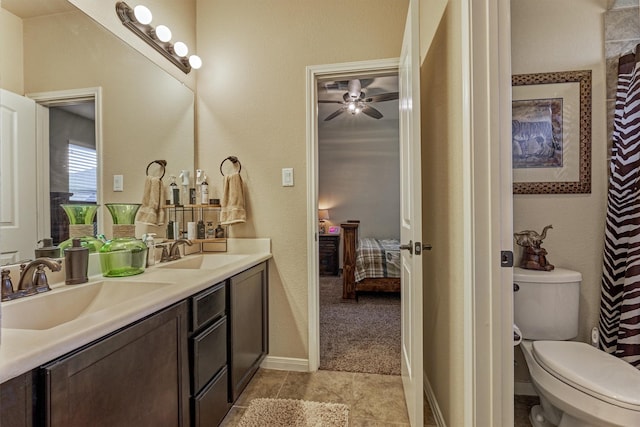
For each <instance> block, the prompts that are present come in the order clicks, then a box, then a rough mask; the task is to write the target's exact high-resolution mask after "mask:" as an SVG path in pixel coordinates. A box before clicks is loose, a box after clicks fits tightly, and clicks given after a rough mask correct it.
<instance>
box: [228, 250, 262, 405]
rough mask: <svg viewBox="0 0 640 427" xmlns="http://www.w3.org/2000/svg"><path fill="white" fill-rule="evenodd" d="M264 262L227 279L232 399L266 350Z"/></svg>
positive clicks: (241, 389)
mask: <svg viewBox="0 0 640 427" xmlns="http://www.w3.org/2000/svg"><path fill="white" fill-rule="evenodd" d="M267 284H268V278H267V263H266V262H263V263H262V264H258V265H256V266H255V267H252V268H250V269H249V270H246V271H244V272H242V273H240V274H238V275H236V276H233V277H232V278H231V279H229V302H230V306H229V309H230V313H229V317H230V324H229V335H230V336H229V338H230V340H229V345H230V348H229V350H230V357H229V364H230V383H231V385H230V387H231V388H230V390H231V400H232V401H233V402H235V400H236V399H237V398H238V396H240V393H242V391H243V390H244V388H245V387H246V386H247V384H248V383H249V381H250V380H251V378H252V377H253V374H255V372H256V371H257V370H258V368H259V367H260V363H261V362H262V360H263V359H264V358H265V356H266V355H267V353H268V352H269V330H268V327H269V326H268V301H269V299H268V286H267Z"/></svg>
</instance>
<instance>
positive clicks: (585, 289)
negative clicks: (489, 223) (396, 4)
mask: <svg viewBox="0 0 640 427" xmlns="http://www.w3.org/2000/svg"><path fill="white" fill-rule="evenodd" d="M606 6H607V2H606V0H590V1H585V2H582V3H581V6H580V7H579V8H576V7H575V2H573V1H572V0H561V1H558V0H541V1H525V0H513V1H512V2H511V19H512V25H511V28H512V37H511V45H512V49H511V55H512V56H511V59H512V62H511V63H512V70H513V74H526V73H540V72H551V71H568V70H592V73H593V74H592V85H593V93H592V128H591V129H592V148H591V155H592V163H591V178H592V188H591V194H585V195H573V194H558V195H551V194H541V195H514V197H513V198H514V205H513V210H514V212H513V229H514V231H519V230H524V229H534V230H542V228H543V227H544V226H545V225H547V224H553V229H552V230H549V232H548V233H547V238H546V240H545V241H544V247H545V248H546V249H547V251H548V252H549V255H548V259H549V261H550V262H551V263H552V264H554V265H555V266H557V267H564V268H569V269H572V270H576V271H579V272H581V273H582V276H583V280H582V288H581V297H580V334H579V336H578V339H579V340H582V341H584V340H588V339H589V334H590V330H591V328H592V327H593V326H595V325H596V324H597V320H598V310H599V303H600V299H599V298H600V278H601V272H602V250H603V242H604V217H605V209H606V194H607V169H606V168H607V159H606V154H607V132H606V102H605V99H606V98H605V96H606V94H605V82H606V80H605V71H606V70H605V59H604V42H603V40H604V30H603V14H604V12H605V11H606Z"/></svg>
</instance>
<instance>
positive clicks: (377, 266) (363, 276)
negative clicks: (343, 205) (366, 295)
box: [340, 221, 400, 300]
mask: <svg viewBox="0 0 640 427" xmlns="http://www.w3.org/2000/svg"><path fill="white" fill-rule="evenodd" d="M340 226H341V227H342V239H343V242H344V250H343V254H342V255H343V259H342V274H343V282H342V298H343V299H347V300H357V298H358V292H400V249H399V246H400V242H399V241H397V240H389V239H372V238H360V237H359V233H358V227H359V226H360V222H359V221H349V222H347V223H343V224H340Z"/></svg>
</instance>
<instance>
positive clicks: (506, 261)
mask: <svg viewBox="0 0 640 427" xmlns="http://www.w3.org/2000/svg"><path fill="white" fill-rule="evenodd" d="M500 267H513V252H511V251H501V252H500Z"/></svg>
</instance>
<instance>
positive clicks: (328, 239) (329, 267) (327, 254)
mask: <svg viewBox="0 0 640 427" xmlns="http://www.w3.org/2000/svg"><path fill="white" fill-rule="evenodd" d="M319 245H320V247H319V253H320V275H321V276H337V275H338V272H339V268H340V262H339V258H338V254H339V253H340V235H339V234H320V242H319Z"/></svg>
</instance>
